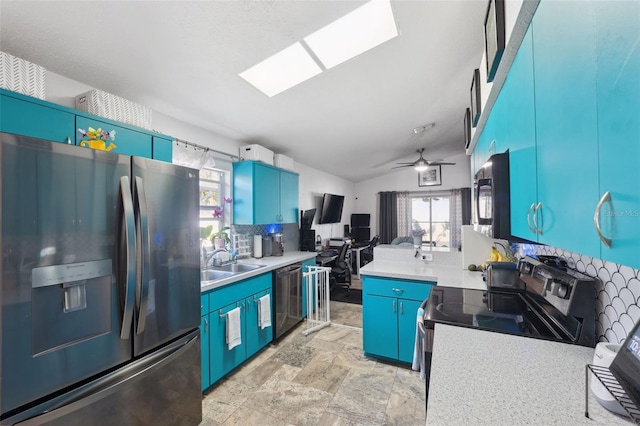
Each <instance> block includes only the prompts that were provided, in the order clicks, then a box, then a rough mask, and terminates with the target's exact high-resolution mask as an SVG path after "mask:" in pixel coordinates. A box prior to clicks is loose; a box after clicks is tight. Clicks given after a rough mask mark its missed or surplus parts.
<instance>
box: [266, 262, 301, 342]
mask: <svg viewBox="0 0 640 426" xmlns="http://www.w3.org/2000/svg"><path fill="white" fill-rule="evenodd" d="M272 293H273V300H274V301H273V310H272V312H273V314H272V315H273V318H272V319H273V325H274V330H273V334H274V340H278V339H279V338H280V337H281V336H282V335H284V334H285V333H287V332H288V331H289V330H291V328H293V327H294V326H295V325H296V324H298V323H299V322H300V321H302V303H303V300H302V264H301V263H294V264H293V265H289V266H285V267H284V268H280V269H276V270H275V271H273V291H272Z"/></svg>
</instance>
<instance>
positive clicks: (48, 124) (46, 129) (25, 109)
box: [0, 89, 76, 144]
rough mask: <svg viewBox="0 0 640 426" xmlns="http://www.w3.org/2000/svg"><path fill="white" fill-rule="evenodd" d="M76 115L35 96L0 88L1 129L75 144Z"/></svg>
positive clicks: (6, 131)
mask: <svg viewBox="0 0 640 426" xmlns="http://www.w3.org/2000/svg"><path fill="white" fill-rule="evenodd" d="M75 119H76V117H75V115H74V114H73V113H71V112H68V111H63V110H60V109H58V108H55V107H52V106H48V105H47V104H46V103H45V102H42V101H40V100H38V99H35V98H30V97H28V96H23V95H20V94H17V93H13V92H9V91H6V90H2V89H0V131H2V132H5V133H16V134H19V135H24V136H30V137H34V138H38V139H46V140H50V141H54V142H62V143H71V144H73V143H74V140H75Z"/></svg>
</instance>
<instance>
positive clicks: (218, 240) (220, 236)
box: [210, 226, 231, 249]
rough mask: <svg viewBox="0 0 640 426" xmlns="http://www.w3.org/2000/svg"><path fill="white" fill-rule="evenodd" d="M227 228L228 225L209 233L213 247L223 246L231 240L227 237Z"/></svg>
mask: <svg viewBox="0 0 640 426" xmlns="http://www.w3.org/2000/svg"><path fill="white" fill-rule="evenodd" d="M228 230H229V227H228V226H225V227H224V228H222V229H220V230H219V231H218V232H216V233H213V234H211V237H210V238H211V242H212V243H213V247H214V248H217V249H219V248H224V247H225V246H226V245H227V244H229V243H230V242H231V239H229V234H227V231H228Z"/></svg>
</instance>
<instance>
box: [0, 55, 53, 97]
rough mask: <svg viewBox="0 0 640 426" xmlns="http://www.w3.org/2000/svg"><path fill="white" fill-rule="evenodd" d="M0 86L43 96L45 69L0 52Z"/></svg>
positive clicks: (28, 94)
mask: <svg viewBox="0 0 640 426" xmlns="http://www.w3.org/2000/svg"><path fill="white" fill-rule="evenodd" d="M0 87H1V88H3V89H7V90H11V91H12V92H17V93H22V94H23V95H27V96H32V97H34V98H39V99H44V98H45V91H46V90H45V69H44V68H43V67H41V66H40V65H36V64H34V63H31V62H29V61H25V60H24V59H20V58H18V57H16V56H13V55H10V54H8V53H5V52H0Z"/></svg>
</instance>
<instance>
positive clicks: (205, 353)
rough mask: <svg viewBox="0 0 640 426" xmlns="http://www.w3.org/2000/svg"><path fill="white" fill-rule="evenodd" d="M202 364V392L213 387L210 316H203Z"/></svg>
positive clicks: (201, 323) (201, 334)
mask: <svg viewBox="0 0 640 426" xmlns="http://www.w3.org/2000/svg"><path fill="white" fill-rule="evenodd" d="M200 364H201V366H200V367H201V378H202V390H205V389H206V388H208V387H209V386H211V380H210V378H209V315H203V316H202V318H201V321H200Z"/></svg>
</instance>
